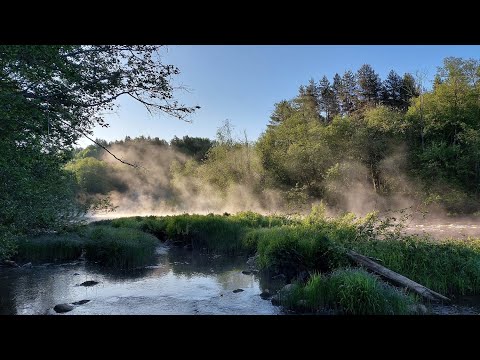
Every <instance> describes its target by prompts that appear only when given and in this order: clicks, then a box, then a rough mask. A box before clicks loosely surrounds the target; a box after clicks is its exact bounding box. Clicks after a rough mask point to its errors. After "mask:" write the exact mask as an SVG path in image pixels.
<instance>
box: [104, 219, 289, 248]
mask: <svg viewBox="0 0 480 360" xmlns="http://www.w3.org/2000/svg"><path fill="white" fill-rule="evenodd" d="M294 222H295V221H294V220H290V219H287V218H285V217H282V216H276V215H271V216H264V215H260V214H256V213H253V212H249V211H247V212H240V213H237V214H235V215H227V214H225V215H214V214H209V215H196V214H193V215H187V214H184V215H175V216H148V217H140V216H135V217H128V218H120V219H114V220H104V221H100V222H97V223H95V224H97V225H109V226H112V227H114V228H130V229H137V230H141V231H144V232H146V233H149V234H152V235H154V236H156V237H157V238H158V239H160V240H167V239H168V240H170V241H172V242H173V243H174V244H176V245H181V246H185V245H188V246H191V247H192V248H193V249H196V250H206V251H214V252H219V253H225V254H232V255H233V254H237V253H243V252H245V251H246V250H248V249H247V248H246V247H245V246H244V241H243V239H244V237H245V234H246V232H247V231H248V230H249V229H252V228H272V227H277V226H281V225H285V224H292V223H294Z"/></svg>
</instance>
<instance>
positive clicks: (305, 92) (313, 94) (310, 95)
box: [293, 79, 321, 121]
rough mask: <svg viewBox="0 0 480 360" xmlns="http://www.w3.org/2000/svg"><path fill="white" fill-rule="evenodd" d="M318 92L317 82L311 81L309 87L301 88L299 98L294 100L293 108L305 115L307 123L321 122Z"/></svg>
mask: <svg viewBox="0 0 480 360" xmlns="http://www.w3.org/2000/svg"><path fill="white" fill-rule="evenodd" d="M318 91H319V90H318V88H317V86H316V85H315V81H314V80H313V79H310V81H309V83H308V85H307V86H303V85H301V86H300V88H299V90H298V92H299V94H298V96H297V97H296V98H295V99H293V108H294V109H295V110H296V111H297V112H299V113H301V114H302V115H303V118H304V120H305V121H320V108H321V107H320V104H319V98H320V95H319V92H318Z"/></svg>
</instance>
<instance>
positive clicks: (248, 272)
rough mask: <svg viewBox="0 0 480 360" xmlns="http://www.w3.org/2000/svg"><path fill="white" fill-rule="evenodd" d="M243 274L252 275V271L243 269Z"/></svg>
mask: <svg viewBox="0 0 480 360" xmlns="http://www.w3.org/2000/svg"><path fill="white" fill-rule="evenodd" d="M242 274H243V275H252V272H251V271H249V270H243V271H242Z"/></svg>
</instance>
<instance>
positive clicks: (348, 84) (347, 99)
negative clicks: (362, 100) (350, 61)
mask: <svg viewBox="0 0 480 360" xmlns="http://www.w3.org/2000/svg"><path fill="white" fill-rule="evenodd" d="M341 89H342V91H341V93H340V95H339V100H340V104H341V108H342V112H343V113H344V114H346V115H349V114H351V113H352V112H353V111H354V110H355V108H356V104H357V103H358V98H357V92H358V90H357V81H356V78H355V74H354V73H353V72H351V71H350V70H348V71H346V72H345V73H344V74H343V76H342V87H341Z"/></svg>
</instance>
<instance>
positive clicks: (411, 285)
mask: <svg viewBox="0 0 480 360" xmlns="http://www.w3.org/2000/svg"><path fill="white" fill-rule="evenodd" d="M347 256H348V257H349V258H350V259H352V260H354V261H355V262H357V263H358V264H360V265H362V266H364V267H366V268H367V269H369V270H371V271H373V272H374V273H376V274H378V275H381V276H382V277H384V278H386V279H387V280H389V281H391V282H393V283H395V284H397V285H401V286H404V287H406V288H408V289H410V290H412V291H414V292H416V293H417V294H419V295H421V296H423V297H424V298H426V299H428V300H431V301H446V302H450V299H449V298H447V297H445V296H443V295H442V294H439V293H437V292H435V291H433V290H431V289H429V288H427V287H425V286H423V285H420V284H419V283H416V282H415V281H413V280H410V279H409V278H407V277H405V276H403V275H400V274H398V273H396V272H395V271H392V270H390V269H388V268H386V267H385V266H382V265H380V264H377V263H376V262H375V261H373V260H371V259H370V258H368V257H367V256H364V255H361V254H359V253H357V252H355V251H353V250H349V251H347Z"/></svg>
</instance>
